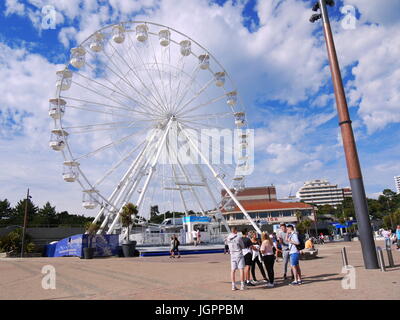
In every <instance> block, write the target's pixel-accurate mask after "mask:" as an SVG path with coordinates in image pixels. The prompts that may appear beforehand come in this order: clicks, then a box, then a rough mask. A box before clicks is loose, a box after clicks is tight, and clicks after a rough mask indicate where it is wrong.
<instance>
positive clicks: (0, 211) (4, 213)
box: [0, 199, 13, 225]
mask: <svg viewBox="0 0 400 320" xmlns="http://www.w3.org/2000/svg"><path fill="white" fill-rule="evenodd" d="M12 214H13V209H12V207H11V204H10V202H9V201H8V200H7V199H4V200H3V201H0V225H4V224H7V223H8V220H9V219H10V218H11V217H12Z"/></svg>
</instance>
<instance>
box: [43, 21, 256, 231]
mask: <svg viewBox="0 0 400 320" xmlns="http://www.w3.org/2000/svg"><path fill="white" fill-rule="evenodd" d="M56 75H57V81H56V95H55V97H53V98H52V99H50V100H49V116H50V117H51V118H52V119H53V120H54V129H53V130H52V131H51V138H50V142H49V146H50V147H51V148H52V149H53V150H56V151H59V152H61V153H62V155H63V159H64V161H63V173H62V176H63V179H64V180H65V181H66V182H77V183H78V184H79V185H80V186H81V188H82V194H83V198H82V205H83V207H84V208H86V209H92V210H93V209H97V210H98V213H97V215H96V218H95V222H101V227H100V230H99V233H107V234H111V233H121V232H123V230H122V229H121V226H120V224H119V213H120V211H121V208H122V207H123V206H124V205H125V204H126V203H128V202H134V203H135V204H136V205H137V207H138V209H139V214H138V215H139V216H140V217H142V218H144V219H146V220H148V219H149V217H150V208H151V207H152V206H155V205H157V206H158V208H159V210H160V212H162V211H164V212H165V211H174V210H180V211H184V212H185V213H186V214H188V212H189V211H190V210H192V211H194V212H198V213H201V214H204V215H205V214H209V213H210V212H211V213H213V214H214V215H215V216H216V218H217V219H220V220H221V221H222V222H223V223H224V225H225V227H226V228H228V225H227V223H226V221H225V219H224V218H223V215H222V214H221V212H222V211H223V210H226V211H229V210H232V209H233V208H234V205H236V206H238V207H239V208H240V210H242V212H243V213H244V215H245V216H246V218H248V219H249V220H250V221H251V223H252V224H253V226H254V227H255V228H256V230H259V229H258V227H257V225H256V224H255V223H254V222H253V221H252V219H251V218H250V216H249V215H248V214H247V212H246V211H245V210H244V208H243V207H242V206H241V204H240V202H239V201H238V200H237V197H236V194H237V193H238V192H239V191H240V190H242V189H243V188H244V185H245V184H244V183H245V172H246V169H248V165H249V163H248V161H249V159H248V158H249V157H248V154H247V152H246V150H247V148H248V143H249V141H248V131H247V130H246V129H247V122H246V113H245V109H244V107H243V105H242V103H241V101H240V99H239V96H238V93H237V90H236V88H235V86H234V84H233V83H232V80H231V79H230V77H229V75H228V73H227V71H226V70H225V69H224V68H223V66H222V65H221V64H220V63H219V62H218V61H217V60H216V59H215V58H214V57H213V55H212V54H211V53H210V52H209V51H208V50H207V49H205V48H204V47H203V46H201V45H200V44H199V43H197V42H196V41H195V40H193V39H191V38H190V37H188V36H186V35H185V34H183V33H181V32H179V31H177V30H174V29H172V28H170V27H167V26H163V25H160V24H156V23H151V22H144V21H133V22H122V23H119V24H114V25H109V26H106V27H104V28H102V29H100V30H98V31H96V32H95V33H94V34H92V35H91V36H90V37H88V38H87V39H86V40H85V41H83V42H82V43H81V44H80V45H79V46H77V47H76V48H72V49H71V57H70V60H69V62H68V63H67V65H66V66H65V68H64V69H63V70H60V71H58V72H57V73H56ZM227 129H228V130H229V129H230V130H231V131H227ZM235 129H236V130H235ZM224 130H225V131H224ZM221 132H225V134H227V132H232V137H231V140H230V141H232V144H233V148H231V147H232V146H231V145H230V144H229V143H227V142H226V140H224V143H223V144H220V143H219V141H220V140H219V138H218V139H216V140H215V141H218V143H216V145H214V144H212V143H209V142H210V139H208V136H207V134H211V133H213V134H220V133H221ZM211 135H212V134H211ZM205 137H206V139H205ZM210 137H211V136H210ZM211 138H212V137H211ZM207 139H208V140H207ZM205 140H207V143H205ZM228 140H229V139H228ZM204 145H205V147H204ZM230 149H232V151H229V150H230ZM221 154H223V155H224V157H223V159H222V156H221ZM226 154H228V156H226ZM230 157H231V159H229V158H230ZM226 158H228V160H226ZM221 190H224V191H223V192H222V191H221Z"/></svg>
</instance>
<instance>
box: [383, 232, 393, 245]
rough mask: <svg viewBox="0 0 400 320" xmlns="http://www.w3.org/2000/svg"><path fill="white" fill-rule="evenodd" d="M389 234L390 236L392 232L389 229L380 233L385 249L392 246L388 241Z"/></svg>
mask: <svg viewBox="0 0 400 320" xmlns="http://www.w3.org/2000/svg"><path fill="white" fill-rule="evenodd" d="M391 234H392V230H390V229H387V230H383V231H382V236H383V238H384V239H385V246H386V248H390V247H391V246H392V244H391V241H390V236H391Z"/></svg>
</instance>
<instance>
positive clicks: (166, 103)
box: [150, 41, 171, 112]
mask: <svg viewBox="0 0 400 320" xmlns="http://www.w3.org/2000/svg"><path fill="white" fill-rule="evenodd" d="M150 45H151V47H152V49H153V57H154V63H155V65H156V67H157V71H158V76H159V77H160V83H161V86H162V91H163V93H164V98H165V107H166V109H167V111H168V112H171V110H170V108H171V107H170V106H168V98H167V94H166V91H165V86H164V81H163V77H162V76H161V72H160V67H159V63H158V60H157V56H156V52H155V50H154V45H153V42H152V41H150ZM161 52H162V50H161ZM161 60H162V59H161Z"/></svg>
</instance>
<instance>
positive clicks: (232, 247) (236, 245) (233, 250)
mask: <svg viewBox="0 0 400 320" xmlns="http://www.w3.org/2000/svg"><path fill="white" fill-rule="evenodd" d="M242 239H243V238H242V237H240V236H239V235H238V234H237V228H236V227H232V233H231V234H230V235H229V236H228V237H227V238H226V242H227V243H228V246H229V254H230V255H231V280H232V290H233V291H235V290H237V288H236V285H235V283H236V281H235V273H236V270H238V269H239V273H240V290H245V289H246V286H245V283H244V257H243V252H242V250H243V248H244V243H243V240H242Z"/></svg>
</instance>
